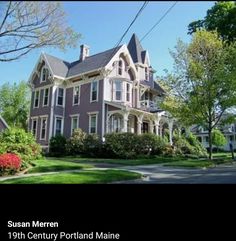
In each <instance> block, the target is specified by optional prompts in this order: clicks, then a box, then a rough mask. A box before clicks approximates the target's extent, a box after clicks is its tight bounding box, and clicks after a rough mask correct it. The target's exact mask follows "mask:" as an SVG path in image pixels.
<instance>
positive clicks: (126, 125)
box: [122, 112, 129, 132]
mask: <svg viewBox="0 0 236 241" xmlns="http://www.w3.org/2000/svg"><path fill="white" fill-rule="evenodd" d="M128 117H129V112H125V113H124V114H123V129H122V132H128V120H129V118H128Z"/></svg>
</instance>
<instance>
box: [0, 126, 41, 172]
mask: <svg viewBox="0 0 236 241" xmlns="http://www.w3.org/2000/svg"><path fill="white" fill-rule="evenodd" d="M41 151H42V149H41V147H40V145H39V144H37V143H36V141H35V139H34V137H33V135H32V134H31V133H28V132H26V131H25V130H23V129H19V128H9V129H6V130H4V131H3V132H2V133H1V134H0V154H1V153H6V152H10V153H15V154H17V155H19V156H20V157H21V159H22V165H21V167H27V166H28V163H29V162H30V161H31V160H35V159H38V158H40V157H41Z"/></svg>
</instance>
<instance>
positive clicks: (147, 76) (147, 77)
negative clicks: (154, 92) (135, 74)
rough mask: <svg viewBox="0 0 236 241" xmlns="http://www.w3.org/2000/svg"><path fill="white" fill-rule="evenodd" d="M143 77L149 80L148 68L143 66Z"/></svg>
mask: <svg viewBox="0 0 236 241" xmlns="http://www.w3.org/2000/svg"><path fill="white" fill-rule="evenodd" d="M145 79H146V80H149V74H148V68H147V67H146V68H145Z"/></svg>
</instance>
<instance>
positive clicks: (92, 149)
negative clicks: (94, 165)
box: [83, 134, 102, 157]
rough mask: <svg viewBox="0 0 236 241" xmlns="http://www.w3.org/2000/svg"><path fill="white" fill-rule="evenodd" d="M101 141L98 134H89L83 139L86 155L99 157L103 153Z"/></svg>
mask: <svg viewBox="0 0 236 241" xmlns="http://www.w3.org/2000/svg"><path fill="white" fill-rule="evenodd" d="M101 145H102V143H101V141H100V139H99V136H98V135H96V134H89V135H86V136H85V139H84V141H83V151H84V153H85V154H86V156H89V157H97V156H100V155H101Z"/></svg>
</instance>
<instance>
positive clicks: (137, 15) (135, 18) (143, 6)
mask: <svg viewBox="0 0 236 241" xmlns="http://www.w3.org/2000/svg"><path fill="white" fill-rule="evenodd" d="M148 3H149V1H145V2H144V3H143V5H142V7H141V8H140V9H139V11H138V13H137V14H136V16H135V17H134V19H133V20H132V22H131V23H130V25H129V26H128V28H127V29H126V31H125V32H124V34H123V35H122V36H121V38H120V40H119V41H118V42H117V43H116V45H115V46H114V50H113V51H112V53H111V54H110V55H109V56H108V57H107V58H105V59H104V61H103V62H102V63H101V66H103V64H105V63H106V61H107V60H108V59H110V58H111V57H112V56H113V55H114V53H115V52H116V51H117V47H118V46H119V45H120V43H121V41H122V40H123V39H124V37H125V36H126V34H127V33H128V31H129V30H130V28H131V27H132V25H133V24H134V23H135V21H136V20H137V18H138V17H139V16H140V14H141V13H142V11H143V10H144V9H145V8H146V6H147V5H148ZM114 68H115V66H114V67H113V69H114ZM89 90H90V86H88V88H87V90H85V92H84V93H86V94H87V92H88V91H89Z"/></svg>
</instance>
